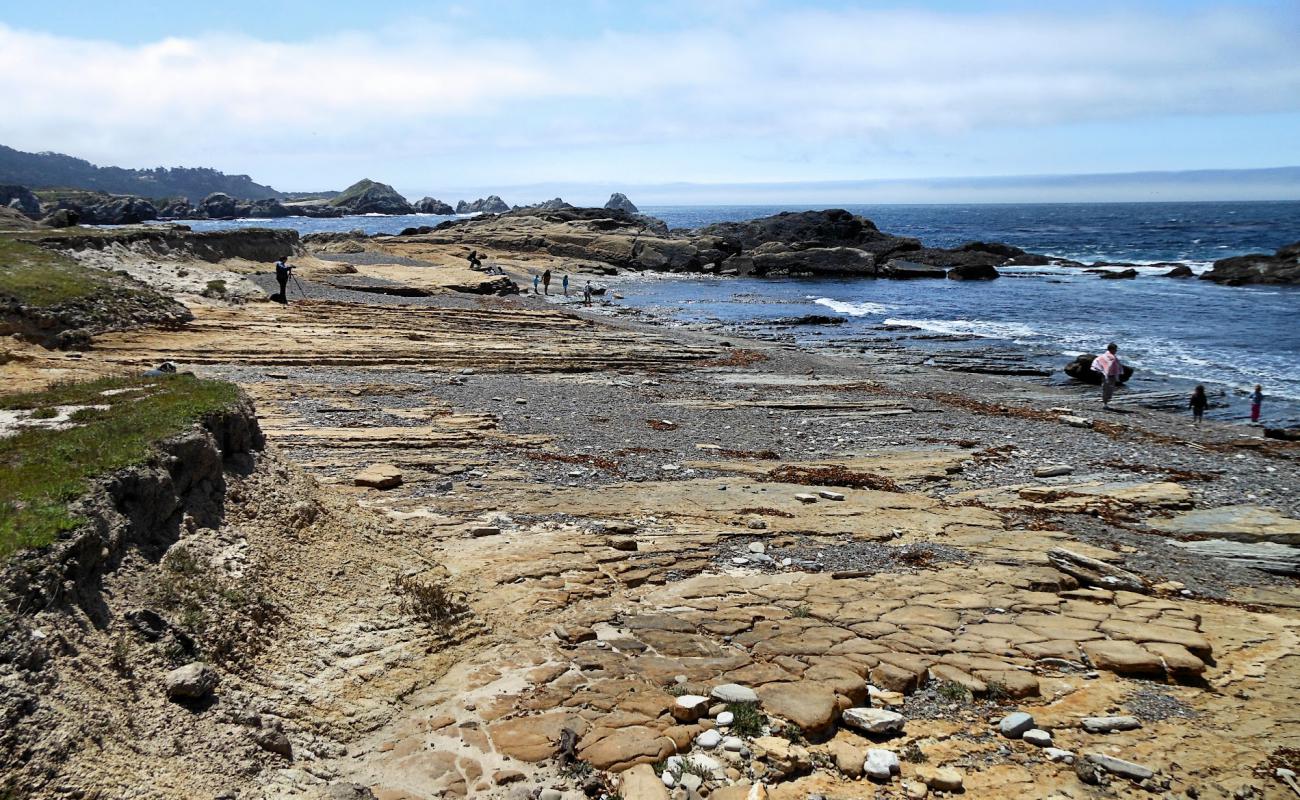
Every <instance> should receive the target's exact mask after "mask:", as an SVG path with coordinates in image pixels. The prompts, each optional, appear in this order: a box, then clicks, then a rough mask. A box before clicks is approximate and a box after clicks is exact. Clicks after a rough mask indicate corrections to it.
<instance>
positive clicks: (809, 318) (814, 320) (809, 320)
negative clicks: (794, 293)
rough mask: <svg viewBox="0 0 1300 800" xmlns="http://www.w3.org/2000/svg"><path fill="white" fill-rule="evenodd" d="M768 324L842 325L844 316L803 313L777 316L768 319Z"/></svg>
mask: <svg viewBox="0 0 1300 800" xmlns="http://www.w3.org/2000/svg"><path fill="white" fill-rule="evenodd" d="M766 324H768V325H843V324H844V317H832V316H828V315H826V314H804V315H803V316H802V317H777V318H776V319H774V320H769V321H768V322H767V323H766Z"/></svg>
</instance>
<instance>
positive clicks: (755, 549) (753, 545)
mask: <svg viewBox="0 0 1300 800" xmlns="http://www.w3.org/2000/svg"><path fill="white" fill-rule="evenodd" d="M749 552H751V553H766V552H767V548H766V547H764V546H763V543H762V542H750V543H749Z"/></svg>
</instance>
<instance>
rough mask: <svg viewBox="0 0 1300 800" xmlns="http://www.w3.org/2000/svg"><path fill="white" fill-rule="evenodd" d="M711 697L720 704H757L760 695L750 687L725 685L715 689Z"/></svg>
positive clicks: (736, 684) (710, 694) (735, 684)
mask: <svg viewBox="0 0 1300 800" xmlns="http://www.w3.org/2000/svg"><path fill="white" fill-rule="evenodd" d="M709 696H710V697H712V698H713V699H714V700H717V701H718V702H719V703H757V702H758V694H757V693H756V692H755V691H754V690H753V689H751V688H749V687H748V686H741V685H740V684H738V683H723V684H720V685H718V686H714V687H713V691H712V692H709Z"/></svg>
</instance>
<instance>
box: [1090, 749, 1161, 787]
mask: <svg viewBox="0 0 1300 800" xmlns="http://www.w3.org/2000/svg"><path fill="white" fill-rule="evenodd" d="M1086 758H1087V760H1088V761H1089V762H1090V763H1092V764H1095V765H1097V766H1098V767H1101V768H1102V769H1104V770H1106V771H1107V772H1109V773H1111V774H1112V775H1118V776H1120V777H1121V778H1128V779H1129V780H1131V781H1144V780H1146V779H1147V778H1150V777H1151V776H1152V775H1155V771H1154V770H1150V769H1147V768H1146V767H1144V766H1142V765H1141V764H1134V763H1133V762H1132V761H1125V760H1124V759H1122V758H1115V757H1114V756H1108V755H1103V754H1100V753H1089V754H1088V755H1087V756H1086Z"/></svg>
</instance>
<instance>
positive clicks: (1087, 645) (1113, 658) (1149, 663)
mask: <svg viewBox="0 0 1300 800" xmlns="http://www.w3.org/2000/svg"><path fill="white" fill-rule="evenodd" d="M1082 647H1083V652H1084V653H1086V654H1087V656H1088V660H1089V661H1091V662H1092V665H1093V666H1094V667H1096V668H1097V669H1106V670H1110V671H1111V672H1116V673H1119V674H1120V675H1150V674H1154V673H1160V672H1163V671H1164V665H1163V664H1162V663H1161V661H1160V659H1159V658H1158V657H1157V656H1155V655H1154V654H1152V653H1151V652H1150V651H1149V650H1146V649H1144V648H1142V647H1140V646H1138V645H1137V644H1135V643H1133V642H1125V641H1114V640H1102V641H1095V642H1084V643H1083V644H1082Z"/></svg>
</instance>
